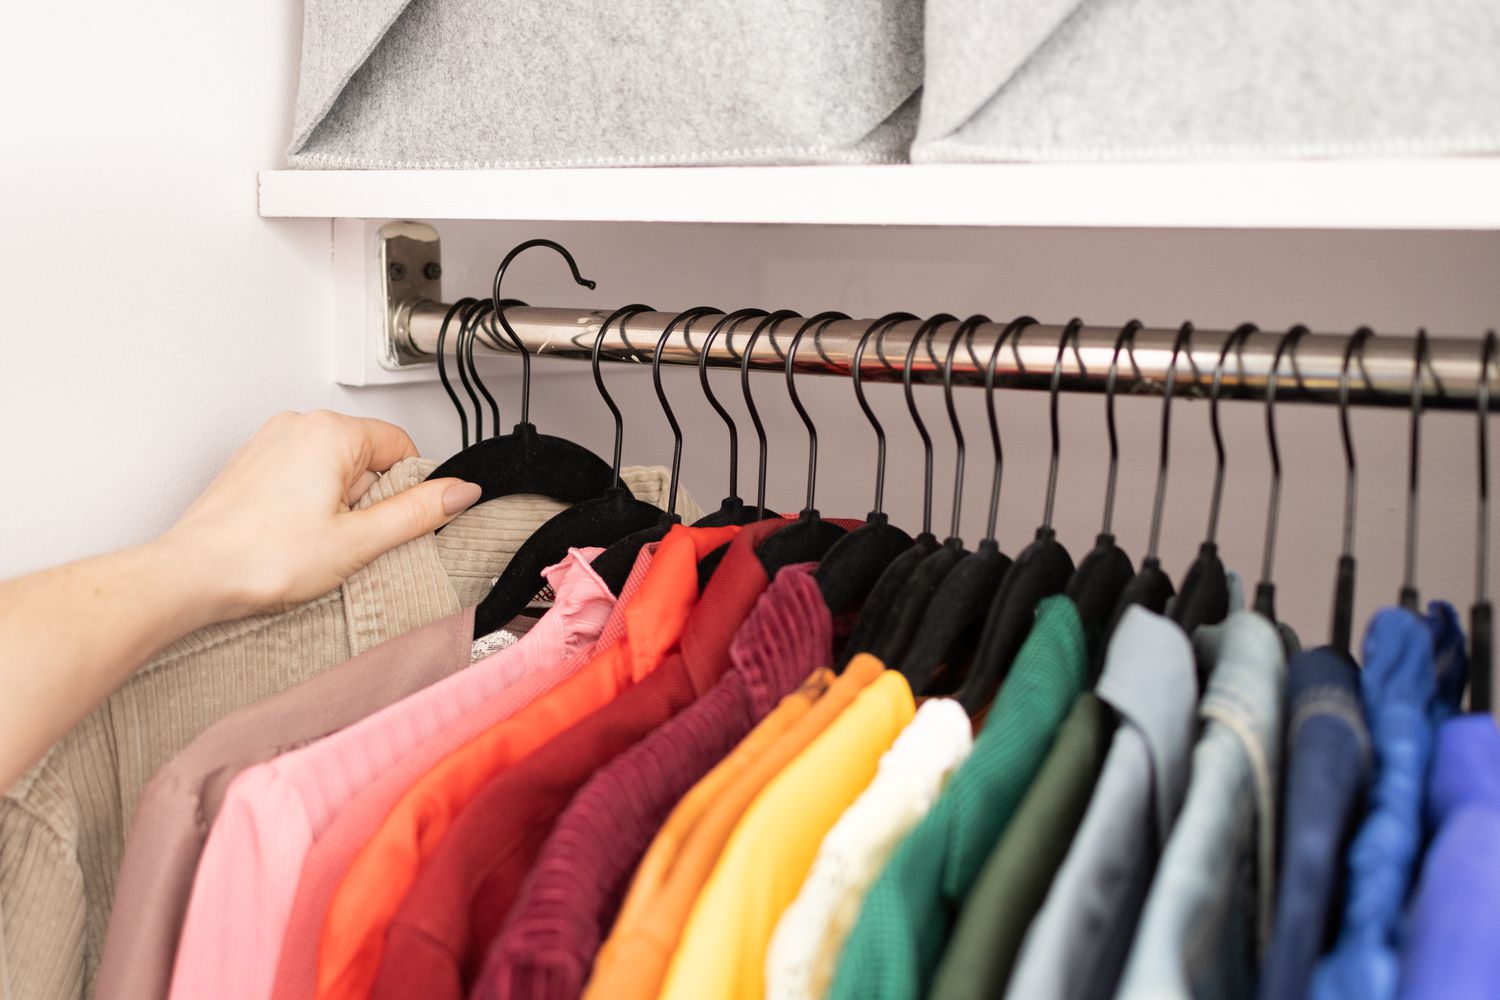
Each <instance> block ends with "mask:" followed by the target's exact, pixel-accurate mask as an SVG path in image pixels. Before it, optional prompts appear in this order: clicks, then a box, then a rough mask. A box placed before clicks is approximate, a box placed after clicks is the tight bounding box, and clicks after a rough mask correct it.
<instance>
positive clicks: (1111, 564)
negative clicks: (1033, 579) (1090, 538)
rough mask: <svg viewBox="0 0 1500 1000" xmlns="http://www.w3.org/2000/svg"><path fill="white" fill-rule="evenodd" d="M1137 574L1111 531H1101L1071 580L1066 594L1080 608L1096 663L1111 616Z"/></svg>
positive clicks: (1079, 615)
mask: <svg viewBox="0 0 1500 1000" xmlns="http://www.w3.org/2000/svg"><path fill="white" fill-rule="evenodd" d="M1134 575H1135V566H1134V565H1132V563H1131V561H1130V556H1129V555H1128V554H1127V553H1126V552H1125V550H1124V549H1122V548H1120V546H1119V544H1118V543H1117V542H1116V541H1115V536H1114V535H1113V534H1112V533H1110V532H1108V531H1101V532H1100V533H1099V535H1098V536H1097V537H1096V538H1095V539H1094V547H1093V548H1092V549H1090V550H1089V552H1088V554H1087V555H1085V556H1084V557H1083V561H1082V562H1080V563H1079V564H1078V568H1077V569H1076V570H1074V571H1073V577H1072V579H1070V580H1069V581H1068V587H1067V591H1066V593H1067V595H1068V597H1070V598H1071V599H1072V601H1073V603H1074V604H1075V605H1077V607H1078V618H1079V620H1080V621H1082V622H1083V634H1084V635H1085V636H1087V637H1088V642H1089V649H1090V650H1091V651H1093V653H1094V658H1095V660H1096V662H1097V660H1098V659H1099V654H1100V653H1101V652H1102V649H1103V645H1104V643H1103V638H1104V635H1105V633H1106V632H1107V630H1108V628H1109V619H1110V615H1111V614H1112V613H1113V611H1114V609H1115V605H1116V604H1117V603H1119V600H1120V594H1121V593H1123V592H1124V590H1125V587H1126V585H1127V584H1128V583H1129V582H1130V578H1131V577H1132V576H1134Z"/></svg>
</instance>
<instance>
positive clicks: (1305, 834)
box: [1260, 646, 1370, 1000]
mask: <svg viewBox="0 0 1500 1000" xmlns="http://www.w3.org/2000/svg"><path fill="white" fill-rule="evenodd" d="M1287 673H1288V679H1287V702H1288V704H1289V709H1288V710H1289V712H1290V714H1291V718H1290V720H1289V721H1288V723H1287V734H1286V754H1287V769H1286V799H1285V801H1284V803H1283V805H1284V808H1285V818H1284V822H1283V825H1282V841H1281V850H1282V855H1281V872H1280V875H1279V876H1278V878H1277V893H1276V918H1275V921H1274V923H1273V926H1272V929H1271V949H1270V952H1269V953H1268V954H1267V955H1266V964H1265V968H1264V969H1263V970H1262V973H1261V982H1260V996H1261V1000H1284V998H1287V997H1304V996H1306V995H1307V990H1308V987H1309V985H1310V984H1311V982H1312V974H1313V967H1314V966H1315V965H1316V964H1317V961H1318V956H1319V955H1320V954H1322V951H1323V949H1324V947H1325V946H1326V945H1327V944H1328V943H1329V936H1330V934H1329V931H1330V929H1331V926H1332V921H1331V920H1330V919H1329V918H1330V916H1332V915H1335V914H1337V912H1338V908H1339V905H1340V902H1341V900H1340V899H1339V898H1338V887H1339V883H1340V879H1341V876H1342V873H1343V861H1344V849H1345V848H1346V847H1347V846H1348V843H1349V840H1350V838H1351V837H1352V836H1353V835H1354V824H1355V823H1356V822H1357V820H1358V816H1359V807H1360V804H1361V802H1362V801H1363V799H1364V797H1365V793H1366V791H1367V789H1368V785H1369V780H1370V731H1369V728H1368V727H1367V726H1366V725H1365V713H1364V708H1363V706H1362V705H1361V704H1360V700H1359V668H1358V667H1356V666H1355V665H1354V663H1353V661H1352V660H1350V659H1349V658H1348V657H1347V656H1345V655H1343V654H1342V653H1338V652H1335V651H1334V650H1333V649H1331V648H1329V647H1327V646H1322V647H1320V648H1318V649H1314V650H1309V651H1307V652H1304V653H1299V654H1297V656H1296V657H1295V658H1293V660H1292V662H1291V666H1290V667H1289V668H1288V671H1287Z"/></svg>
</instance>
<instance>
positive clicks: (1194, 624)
mask: <svg viewBox="0 0 1500 1000" xmlns="http://www.w3.org/2000/svg"><path fill="white" fill-rule="evenodd" d="M1256 332H1258V331H1257V329H1256V326H1255V324H1254V323H1243V324H1241V325H1240V326H1239V327H1237V328H1236V329H1235V330H1234V332H1233V333H1231V334H1230V335H1229V336H1228V337H1227V338H1226V339H1225V341H1224V345H1223V347H1222V348H1220V350H1219V360H1218V362H1217V363H1216V364H1215V365H1214V375H1213V381H1212V383H1211V386H1210V388H1209V393H1208V397H1209V401H1208V420H1209V426H1210V428H1211V429H1212V430H1213V436H1214V456H1215V457H1214V490H1213V496H1212V498H1211V499H1210V501H1209V507H1208V533H1207V535H1206V536H1205V537H1204V540H1203V542H1202V544H1200V545H1199V546H1198V555H1197V557H1196V558H1194V559H1193V564H1192V565H1191V566H1189V567H1188V571H1187V573H1186V574H1185V575H1184V576H1183V578H1182V587H1181V588H1179V590H1178V591H1177V600H1176V601H1174V602H1173V604H1172V620H1173V621H1174V622H1176V623H1177V624H1178V625H1180V626H1181V627H1182V630H1183V631H1184V632H1186V633H1187V634H1188V635H1192V634H1193V632H1194V631H1195V630H1196V629H1197V628H1198V626H1200V625H1217V624H1218V623H1219V622H1222V621H1223V620H1224V619H1225V618H1227V617H1228V616H1229V573H1228V572H1227V571H1226V570H1225V569H1224V561H1223V560H1222V559H1220V558H1219V545H1218V541H1217V535H1218V530H1219V504H1220V501H1221V500H1222V499H1223V497H1224V472H1225V462H1224V435H1223V433H1222V431H1221V429H1220V427H1219V390H1220V388H1221V387H1222V385H1223V384H1224V363H1225V361H1226V360H1228V357H1229V352H1230V351H1231V350H1236V349H1237V348H1238V346H1239V345H1241V344H1243V343H1244V341H1245V339H1246V338H1248V337H1249V336H1251V335H1252V334H1254V333H1256ZM1238 356H1239V355H1238V354H1236V358H1238ZM1240 368H1241V369H1242V370H1243V368H1244V366H1243V365H1240ZM1242 374H1243V371H1242Z"/></svg>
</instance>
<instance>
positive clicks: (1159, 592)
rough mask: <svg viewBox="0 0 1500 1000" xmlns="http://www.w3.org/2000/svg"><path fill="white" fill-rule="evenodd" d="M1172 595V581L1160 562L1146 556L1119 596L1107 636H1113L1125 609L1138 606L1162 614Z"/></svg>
mask: <svg viewBox="0 0 1500 1000" xmlns="http://www.w3.org/2000/svg"><path fill="white" fill-rule="evenodd" d="M1174 593H1175V591H1174V590H1173V588H1172V579H1171V577H1169V576H1167V574H1166V573H1165V571H1163V570H1162V568H1161V560H1160V559H1158V558H1156V557H1155V556H1147V557H1146V558H1145V559H1143V560H1142V561H1141V568H1140V571H1139V572H1137V573H1136V574H1135V576H1133V577H1131V578H1130V582H1129V583H1127V584H1126V585H1125V589H1124V591H1122V592H1121V594H1120V600H1119V601H1118V602H1117V603H1116V604H1115V610H1114V613H1113V614H1112V615H1111V616H1110V620H1109V635H1111V636H1113V635H1114V633H1115V629H1116V628H1118V627H1119V625H1120V619H1121V618H1123V617H1125V611H1126V609H1128V608H1129V607H1130V606H1131V605H1132V604H1139V605H1141V606H1142V607H1144V608H1145V609H1146V610H1148V611H1154V612H1155V613H1156V614H1164V613H1165V612H1166V610H1167V602H1168V601H1170V600H1171V599H1172V595H1173V594H1174Z"/></svg>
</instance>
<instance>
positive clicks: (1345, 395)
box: [1339, 326, 1375, 645]
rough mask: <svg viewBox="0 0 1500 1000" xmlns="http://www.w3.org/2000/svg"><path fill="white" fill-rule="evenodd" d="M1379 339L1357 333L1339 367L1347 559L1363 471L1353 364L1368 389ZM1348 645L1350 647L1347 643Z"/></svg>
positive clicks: (1368, 333)
mask: <svg viewBox="0 0 1500 1000" xmlns="http://www.w3.org/2000/svg"><path fill="white" fill-rule="evenodd" d="M1373 336H1375V331H1374V330H1372V329H1370V328H1369V327H1368V326H1362V327H1360V328H1359V329H1358V330H1355V331H1354V335H1353V336H1351V337H1350V338H1349V342H1348V343H1347V344H1345V345H1344V363H1343V365H1342V366H1341V367H1340V368H1339V434H1340V436H1341V437H1342V438H1343V442H1344V539H1343V552H1342V554H1343V556H1344V558H1346V559H1352V558H1353V557H1354V522H1355V505H1356V502H1357V492H1358V479H1359V469H1358V466H1357V464H1356V463H1355V460H1354V432H1353V430H1352V429H1351V428H1350V426H1349V364H1350V362H1351V361H1353V360H1354V358H1355V357H1356V355H1357V356H1358V358H1359V370H1360V373H1361V374H1362V375H1363V376H1364V379H1365V385H1366V387H1368V386H1369V383H1370V378H1369V375H1368V374H1367V373H1366V372H1365V343H1366V342H1367V341H1368V340H1369V339H1370V338H1371V337H1373ZM1346 645H1347V644H1346Z"/></svg>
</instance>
